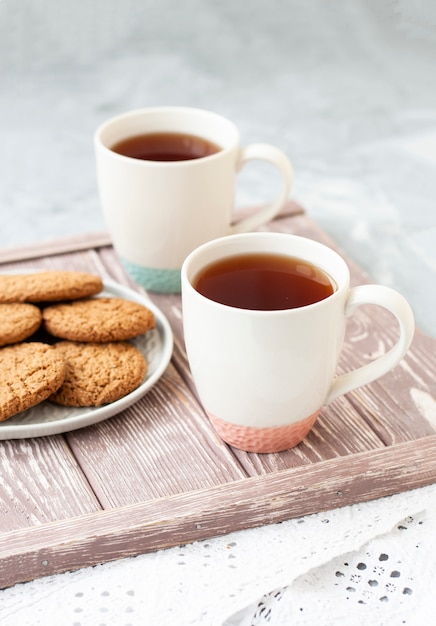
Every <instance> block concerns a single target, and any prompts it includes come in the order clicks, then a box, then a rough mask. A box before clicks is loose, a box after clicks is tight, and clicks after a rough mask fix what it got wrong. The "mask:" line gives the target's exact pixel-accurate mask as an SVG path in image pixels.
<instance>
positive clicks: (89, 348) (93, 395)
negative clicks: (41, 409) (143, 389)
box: [50, 341, 147, 407]
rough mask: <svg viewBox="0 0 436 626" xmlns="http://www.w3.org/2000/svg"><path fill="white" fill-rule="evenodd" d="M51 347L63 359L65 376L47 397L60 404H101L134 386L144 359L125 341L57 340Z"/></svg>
mask: <svg viewBox="0 0 436 626" xmlns="http://www.w3.org/2000/svg"><path fill="white" fill-rule="evenodd" d="M54 349H55V350H56V352H58V353H59V354H60V355H61V356H62V357H63V358H64V360H65V362H66V373H65V379H64V382H63V384H62V385H61V387H60V388H59V389H58V390H57V391H56V393H54V394H52V396H51V397H50V400H51V401H52V402H55V403H56V404H61V405H63V406H75V407H85V406H101V405H103V404H108V403H109V402H115V400H119V399H120V398H122V397H124V396H126V395H127V394H128V393H130V392H131V391H133V390H134V389H136V388H137V387H138V386H139V385H140V384H141V382H142V381H143V379H144V376H145V374H146V371H147V362H146V360H145V358H144V357H143V355H142V354H141V352H140V351H139V350H137V348H135V347H134V346H133V345H131V344H129V343H126V342H111V343H80V342H73V341H60V342H59V343H57V344H55V346H54Z"/></svg>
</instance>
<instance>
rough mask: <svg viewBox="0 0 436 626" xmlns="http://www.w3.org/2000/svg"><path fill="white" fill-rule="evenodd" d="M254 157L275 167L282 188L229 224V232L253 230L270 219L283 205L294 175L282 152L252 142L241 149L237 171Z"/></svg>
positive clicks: (266, 145) (267, 145)
mask: <svg viewBox="0 0 436 626" xmlns="http://www.w3.org/2000/svg"><path fill="white" fill-rule="evenodd" d="M255 159H261V160H263V161H268V162H269V163H272V164H273V165H275V166H276V167H277V169H278V170H279V172H280V173H281V175H282V188H281V191H280V194H279V196H278V198H277V199H276V200H275V201H274V202H273V203H272V204H269V205H268V206H266V207H262V208H261V209H259V210H258V211H256V212H255V213H253V214H251V215H249V216H248V217H245V218H243V219H241V220H239V222H236V223H235V224H232V225H231V226H230V234H232V235H235V234H237V233H245V232H248V231H250V230H254V229H255V228H257V227H258V226H261V225H262V224H266V223H267V222H269V221H270V220H272V219H273V218H274V217H275V216H276V215H277V213H278V212H279V211H280V209H281V208H282V207H283V206H284V205H285V203H286V201H287V199H288V196H289V192H290V190H291V187H292V183H293V179H294V175H293V171H292V165H291V163H290V161H289V159H288V157H287V156H286V155H285V153H284V152H282V151H281V150H279V149H278V148H276V147H274V146H271V145H269V144H266V143H253V144H250V145H249V146H246V147H245V148H242V149H241V152H240V157H239V162H238V171H239V170H241V169H242V167H243V166H244V165H245V163H247V161H252V160H255Z"/></svg>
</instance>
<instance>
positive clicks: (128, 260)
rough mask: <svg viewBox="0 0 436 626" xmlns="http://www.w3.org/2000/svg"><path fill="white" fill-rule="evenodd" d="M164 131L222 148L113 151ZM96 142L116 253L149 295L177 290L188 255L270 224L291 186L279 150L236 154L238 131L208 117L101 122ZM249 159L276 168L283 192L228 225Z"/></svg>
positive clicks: (154, 114)
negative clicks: (176, 152)
mask: <svg viewBox="0 0 436 626" xmlns="http://www.w3.org/2000/svg"><path fill="white" fill-rule="evenodd" d="M162 132H165V133H182V134H185V133H186V134H190V135H196V136H199V137H202V138H204V139H206V140H209V141H211V142H213V143H214V144H217V145H218V146H219V148H220V149H219V150H218V152H216V153H215V154H211V155H210V156H204V157H202V158H193V159H190V160H174V161H154V160H143V159H141V158H132V157H129V156H124V155H122V154H118V153H117V152H115V151H114V150H113V149H112V148H113V147H114V145H115V144H117V143H118V142H119V141H121V140H124V139H126V138H129V137H132V136H135V135H142V134H149V133H162ZM94 144H95V150H96V161H97V180H98V187H99V193H100V200H101V205H102V209H103V213H104V216H105V220H106V224H107V227H108V229H109V232H110V234H111V238H112V241H113V244H114V248H115V251H116V252H117V254H118V256H119V258H120V260H121V262H122V263H123V265H124V266H125V268H126V270H127V271H128V273H129V274H130V275H131V277H132V278H133V279H134V280H135V281H136V282H137V283H138V284H140V285H141V286H143V287H145V288H146V289H150V290H151V291H158V292H166V293H171V292H174V293H177V292H180V269H181V266H182V263H183V261H184V259H185V258H186V256H187V255H188V254H189V252H191V251H192V250H194V249H195V248H196V247H198V246H199V245H201V244H202V243H205V242H207V241H210V240H211V239H215V238H217V237H222V236H224V235H229V234H234V233H241V232H246V231H248V230H254V229H255V228H257V227H258V226H260V225H261V224H263V223H266V222H268V221H269V220H271V219H272V218H273V217H274V216H275V215H276V214H277V213H278V212H279V210H280V209H281V208H282V206H283V205H284V204H285V202H286V201H287V199H288V195H289V192H290V189H291V185H292V178H293V176H292V167H291V164H290V162H289V160H288V158H287V157H286V155H285V154H284V153H283V152H282V151H281V150H279V149H278V148H275V147H273V146H270V145H268V144H251V145H249V146H247V147H245V148H241V147H240V139H239V132H238V129H237V128H236V126H235V125H234V124H233V123H232V122H230V121H229V120H227V119H226V118H224V117H222V116H221V115H218V114H216V113H213V112H210V111H204V110H200V109H193V108H186V107H157V108H148V109H140V110H136V111H132V112H130V113H125V114H123V115H119V116H117V117H115V118H112V119H110V120H108V121H107V122H105V123H103V124H102V125H101V126H100V127H99V128H98V129H97V131H96V133H95V137H94ZM252 159H263V160H266V161H269V162H270V163H272V164H274V165H275V166H276V167H277V168H278V170H279V172H280V174H281V181H282V182H281V189H280V191H279V194H278V197H277V198H276V199H275V201H273V202H272V203H271V204H269V205H268V206H263V207H262V208H260V209H259V210H257V211H256V212H254V214H252V215H250V216H248V217H246V218H244V219H241V220H240V221H238V222H236V223H235V224H232V220H233V218H234V215H233V207H234V196H235V188H236V175H237V173H238V172H239V170H240V169H241V168H242V166H243V165H244V164H245V163H246V162H247V161H249V160H252Z"/></svg>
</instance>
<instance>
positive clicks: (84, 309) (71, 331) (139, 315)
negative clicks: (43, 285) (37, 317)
mask: <svg viewBox="0 0 436 626" xmlns="http://www.w3.org/2000/svg"><path fill="white" fill-rule="evenodd" d="M42 317H43V324H44V327H45V329H46V330H47V332H49V333H50V334H52V335H54V336H55V337H59V338H61V339H68V340H70V341H82V342H87V341H92V342H108V341H126V340H127V339H132V338H133V337H136V336H138V335H142V334H144V333H146V332H147V331H149V330H150V329H152V328H154V325H155V319H154V315H153V313H152V311H150V310H149V309H147V307H145V306H144V305H142V304H139V303H138V302H133V301H131V300H124V299H122V298H87V299H85V300H79V301H76V302H68V303H66V304H57V305H53V306H49V307H46V308H45V309H43V312H42Z"/></svg>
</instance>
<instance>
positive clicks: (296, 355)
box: [182, 232, 415, 453]
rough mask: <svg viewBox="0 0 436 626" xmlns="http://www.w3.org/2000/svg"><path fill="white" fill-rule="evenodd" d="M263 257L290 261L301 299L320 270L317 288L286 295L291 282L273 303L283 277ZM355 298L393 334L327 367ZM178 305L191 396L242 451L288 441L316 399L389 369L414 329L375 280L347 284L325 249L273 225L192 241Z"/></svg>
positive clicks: (305, 425)
mask: <svg viewBox="0 0 436 626" xmlns="http://www.w3.org/2000/svg"><path fill="white" fill-rule="evenodd" d="M271 259H273V260H274V259H276V260H275V261H274V263H275V262H276V261H277V262H278V263H279V265H280V264H282V265H283V264H284V268H285V273H286V272H287V271H288V269H289V270H290V268H291V266H292V268H293V270H292V271H294V270H295V268H297V269H296V270H295V271H296V272H297V273H298V272H300V274H302V280H303V282H302V287H301V286H300V287H301V288H300V287H299V288H298V289H300V291H301V292H302V294H303V296H304V297H306V296H307V295H308V292H310V291H311V289H312V285H311V282H310V281H312V280H318V279H317V278H316V276H317V275H318V274H319V275H323V276H324V277H325V280H326V289H327V291H326V292H325V293H323V294H321V295H320V294H319V293H318V295H315V297H314V298H313V301H311V300H304V297H303V300H301V301H298V300H296V301H295V302H293V301H292V300H293V297H294V295H295V294H294V292H295V293H296V292H297V291H298V289H297V288H296V287H295V285H294V284H292V287H289V288H290V289H292V290H293V292H292V293H290V294H286V293H285V294H284V304H280V303H279V304H277V302H276V301H275V300H274V298H275V297H276V295H277V292H279V291H280V289H281V286H283V284H284V279H283V277H279V282H278V283H277V285H278V287H277V286H276V284H275V283H274V280H276V278H277V276H276V275H273V273H274V271H276V269H277V268H275V266H274V263H273V266H274V267H269V266H268V263H270V261H271ZM250 263H252V264H253V263H254V264H255V263H257V264H258V265H259V264H260V269H259V267H257V270H256V271H257V273H256V271H255V272H254V274H253V272H252V275H250V271H251V270H252V269H253V267H254V266H253V267H251V266H250ZM262 264H263V265H262ZM265 264H266V265H265ZM287 265H289V267H287ZM267 266H268V267H267ZM250 267H251V270H250ZM282 269H283V268H282ZM279 270H280V268H279ZM238 272H239V274H240V275H239V279H238V278H237V275H238ZM244 272H248V273H246V274H244ZM262 272H264V273H263V274H262ZM268 272H270V273H269V274H268ZM271 272H272V273H271ZM312 274H313V276H312ZM235 277H236V278H235ZM300 278H301V277H300ZM306 279H307V280H308V281H309V282H307V280H306ZM237 280H240V282H239V283H237ZM292 280H294V278H293V279H292ZM320 280H321V282H322V280H324V279H320ZM214 281H215V282H214ZM235 281H236V282H235ZM285 282H286V281H285ZM327 283H328V285H327ZM204 285H206V286H205V287H204ZM235 285H236V286H235ZM207 288H209V290H210V291H209V292H208V291H207ZM287 288H288V287H287ZM232 289H233V292H232ZM246 289H247V290H250V289H251V291H252V292H253V293H254V296H255V299H256V298H259V302H260V304H259V306H258V305H257V304H254V305H253V304H251V303H250V302H251V301H247V302H248V304H246V302H245V300H244V297H245V290H246ZM285 291H286V289H285ZM253 293H251V294H250V297H251V296H253ZM300 295H301V294H300ZM226 298H227V300H226ZM265 302H266V306H264V304H265ZM288 302H289V303H288ZM362 304H376V305H379V306H382V307H384V308H386V309H387V310H388V311H390V312H391V313H392V314H393V315H394V317H395V318H396V320H397V323H398V326H399V338H398V340H397V343H396V344H395V345H394V346H393V347H392V348H391V349H390V350H389V351H388V352H386V353H385V354H383V355H382V356H379V357H378V358H375V359H374V360H372V361H371V362H369V363H367V364H366V365H363V366H362V367H360V368H358V369H356V370H353V371H351V372H348V373H346V374H342V375H336V369H337V365H338V361H339V357H340V354H341V350H342V346H343V342H344V336H345V328H346V318H347V317H348V316H350V315H352V314H353V312H354V310H355V309H356V308H357V307H358V306H360V305H362ZM182 306H183V328H184V337H185V344H186V351H187V355H188V361H189V365H190V369H191V372H192V376H193V379H194V383H195V385H196V388H197V391H198V394H199V398H200V401H201V403H202V405H203V407H204V408H205V410H206V412H207V414H208V416H209V419H210V421H211V423H212V425H213V426H214V428H215V430H216V432H217V433H218V434H219V435H220V436H221V438H222V439H223V440H224V441H226V442H227V443H229V444H230V445H232V446H234V447H236V448H240V449H242V450H246V451H250V452H260V453H261V452H278V451H281V450H285V449H288V448H292V447H293V446H295V445H297V444H298V443H299V442H300V441H301V440H302V439H303V438H304V437H305V436H306V435H307V433H308V432H309V431H310V429H311V428H312V427H313V425H314V423H315V421H316V419H317V417H318V415H319V413H320V411H321V409H322V407H323V406H325V405H328V404H329V403H330V402H332V401H333V400H335V398H337V397H338V396H340V395H342V394H345V393H347V392H349V391H351V390H353V389H355V388H357V387H360V386H362V385H365V384H367V383H370V382H372V381H374V380H375V379H377V378H379V377H381V376H383V375H384V374H386V373H387V372H388V371H390V370H391V369H392V368H394V367H395V366H396V365H397V364H398V363H399V361H400V360H401V359H402V358H403V356H404V354H405V353H406V351H407V350H408V348H409V346H410V344H411V342H412V339H413V334H414V330H415V324H414V318H413V314H412V311H411V309H410V307H409V305H408V303H407V302H406V300H405V299H404V298H403V296H401V295H400V294H399V293H398V292H397V291H395V290H393V289H391V288H389V287H384V286H381V285H361V286H357V287H350V274H349V270H348V267H347V264H346V263H345V261H344V260H343V258H342V257H341V256H340V255H338V254H337V253H336V252H335V251H334V250H332V249H330V248H329V247H327V246H325V245H323V244H320V243H318V242H316V241H313V240H311V239H307V238H305V237H299V236H295V235H287V234H281V233H268V232H258V233H248V234H240V235H231V236H228V237H223V238H219V239H215V240H213V241H211V242H208V243H206V244H204V245H201V246H200V247H198V248H197V249H195V250H194V251H193V252H191V253H190V254H189V255H188V256H187V258H186V260H185V262H184V264H183V266H182Z"/></svg>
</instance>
